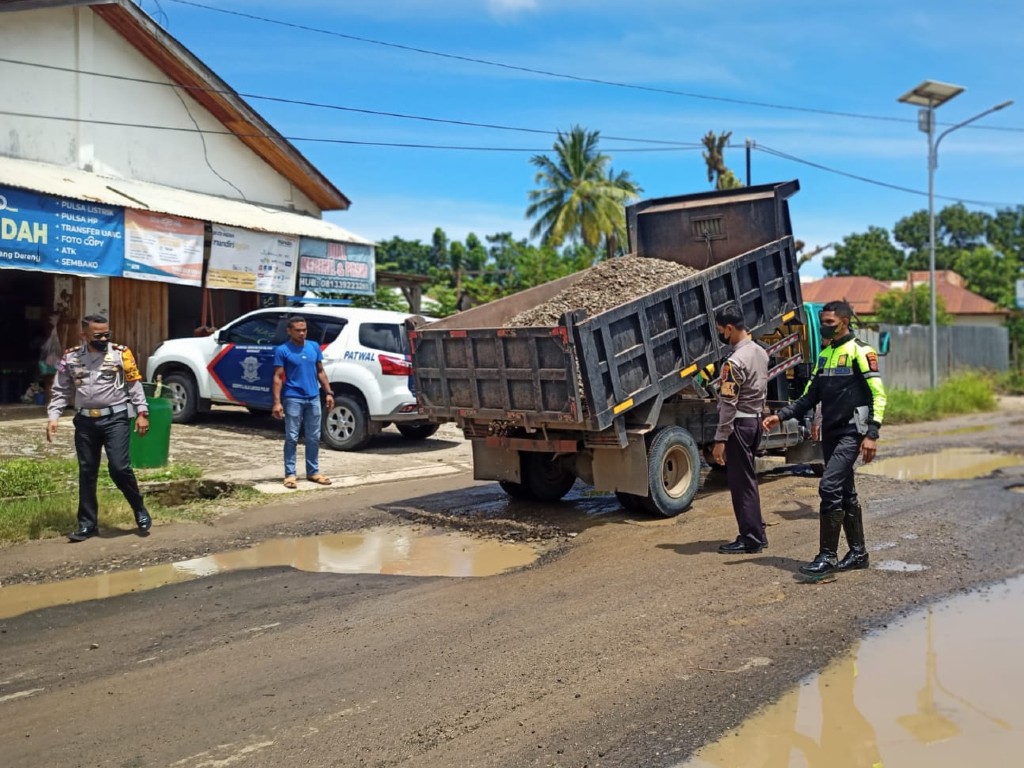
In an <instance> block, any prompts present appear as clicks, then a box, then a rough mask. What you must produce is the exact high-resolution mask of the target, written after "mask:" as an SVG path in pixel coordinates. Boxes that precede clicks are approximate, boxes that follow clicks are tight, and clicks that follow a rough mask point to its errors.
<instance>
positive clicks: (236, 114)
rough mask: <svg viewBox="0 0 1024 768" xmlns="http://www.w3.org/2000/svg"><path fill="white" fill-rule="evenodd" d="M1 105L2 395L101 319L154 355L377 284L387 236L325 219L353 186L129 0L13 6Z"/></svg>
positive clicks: (4, 46) (17, 2)
mask: <svg viewBox="0 0 1024 768" xmlns="http://www.w3.org/2000/svg"><path fill="white" fill-rule="evenodd" d="M0 115H2V125H3V129H2V130H0V323H2V327H4V329H5V331H6V339H5V344H4V346H3V348H0V377H2V379H0V381H2V386H0V402H11V401H12V400H14V399H17V397H19V396H20V394H21V393H22V392H23V391H24V390H25V389H26V388H27V386H28V385H29V384H30V383H31V382H33V381H35V380H37V379H39V378H40V365H39V364H40V362H41V357H42V355H41V350H43V349H44V348H45V347H46V346H47V341H48V340H51V341H52V339H51V337H52V336H53V334H54V333H56V337H57V338H58V339H59V341H60V345H61V346H63V347H67V346H71V345H73V344H75V343H76V342H77V339H78V330H79V325H78V324H79V321H80V319H81V317H82V316H83V315H86V314H90V313H99V314H104V315H106V316H107V317H109V319H110V323H111V327H112V329H113V330H114V335H115V340H116V341H119V342H121V343H125V344H128V345H129V346H131V347H132V348H133V349H134V350H135V351H136V354H137V356H138V357H139V359H141V360H145V359H146V357H147V356H148V355H149V354H150V352H151V351H152V350H153V349H154V348H155V347H156V346H157V344H159V343H160V342H161V341H163V340H164V339H166V338H172V337H176V336H187V335H191V334H193V333H196V332H200V333H201V332H202V328H203V327H212V326H216V325H220V324H222V323H224V322H225V321H226V320H229V319H231V318H233V317H236V316H237V315H239V314H241V313H242V312H245V311H248V310H250V309H254V308H256V307H258V306H267V305H277V304H281V303H283V302H284V301H285V300H286V299H287V297H290V296H294V295H301V293H303V292H305V291H309V290H313V291H344V292H346V293H356V294H371V293H373V291H374V289H375V284H376V275H375V265H374V248H373V243H372V242H371V241H369V240H367V239H365V238H362V237H359V236H358V235H355V234H353V233H351V232H348V231H347V230H345V229H343V228H342V227H340V226H337V225H335V224H333V223H331V222H328V221H325V220H323V218H322V215H323V213H324V212H325V211H337V210H344V209H346V208H348V206H349V200H348V199H347V198H346V197H345V195H344V194H342V192H341V191H340V190H339V189H337V188H336V187H335V186H334V185H333V184H332V183H331V181H329V180H328V179H327V178H326V177H325V176H324V175H323V174H322V173H321V172H320V171H318V170H317V169H316V168H315V167H314V166H313V165H312V164H311V163H310V162H309V161H308V160H307V159H306V158H305V157H303V155H302V154H301V153H300V152H299V151H298V150H297V149H296V148H295V147H294V146H293V145H292V144H291V143H290V142H289V141H288V140H287V139H285V138H284V137H283V136H281V135H280V134H279V133H278V132H277V131H276V130H275V129H274V128H273V127H272V126H271V125H270V124H269V123H268V122H267V121H266V120H264V119H263V118H262V117H261V116H260V115H259V114H258V113H257V112H256V111H255V110H254V109H253V108H252V107H251V106H249V105H248V104H247V103H246V101H245V100H244V99H243V98H242V97H240V96H239V95H238V94H237V93H236V92H235V91H234V90H233V89H232V88H231V87H230V86H229V85H228V84H227V83H225V82H224V81H223V80H221V79H220V78H219V77H217V75H216V74H215V73H214V72H213V71H212V70H210V68H209V67H207V66H206V65H205V64H203V62H202V61H200V60H199V59H198V58H197V57H196V56H195V55H193V54H192V53H191V52H190V51H188V50H187V49H186V48H185V47H184V46H183V45H182V44H181V43H179V42H178V41H177V40H175V39H174V38H173V37H172V36H171V35H169V34H168V33H167V32H166V31H165V30H164V29H163V28H161V27H160V26H159V25H158V24H157V23H156V22H155V21H154V20H153V19H152V18H150V17H149V16H148V15H147V14H146V13H145V12H144V11H142V10H141V9H140V8H139V7H138V6H137V5H135V4H134V3H133V2H130V0H106V1H103V0H100V1H98V2H81V1H80V0H78V1H76V0H67V1H64V2H62V1H61V0H6V1H0ZM197 329H198V330H197ZM43 362H45V361H43Z"/></svg>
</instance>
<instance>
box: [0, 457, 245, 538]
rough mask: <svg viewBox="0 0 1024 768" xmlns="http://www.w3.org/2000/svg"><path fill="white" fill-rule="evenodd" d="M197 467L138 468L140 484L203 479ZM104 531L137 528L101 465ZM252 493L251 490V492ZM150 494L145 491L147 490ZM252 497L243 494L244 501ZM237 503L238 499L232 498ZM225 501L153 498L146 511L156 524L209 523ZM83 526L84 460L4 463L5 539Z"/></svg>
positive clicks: (0, 505) (1, 508)
mask: <svg viewBox="0 0 1024 768" xmlns="http://www.w3.org/2000/svg"><path fill="white" fill-rule="evenodd" d="M202 474H203V471H202V469H200V468H199V467H198V466H196V465H194V464H188V463H182V464H173V465H169V466H167V467H158V468H154V469H137V470H135V475H136V477H138V479H139V481H140V482H142V483H145V482H146V481H168V480H186V479H195V478H199V477H201V476H202ZM96 488H97V498H98V500H99V507H100V527H103V528H128V529H131V530H134V528H135V516H134V515H133V514H132V510H131V507H129V506H128V502H126V501H125V500H124V496H122V495H121V492H120V491H119V490H117V487H116V486H115V485H114V482H113V480H111V479H110V475H109V474H108V473H107V469H106V462H103V463H101V464H100V476H99V480H98V482H97V484H96ZM245 490H250V489H245ZM143 493H144V494H145V489H143ZM246 496H247V494H245V493H242V494H240V497H241V499H242V500H247V499H246ZM232 500H234V495H233V496H232ZM219 501H223V499H211V500H199V501H194V502H190V503H189V504H185V505H182V506H173V507H170V506H164V505H162V504H160V503H159V502H157V501H156V500H155V499H147V500H146V507H147V508H148V509H149V511H150V514H152V515H153V517H154V519H155V520H156V521H158V522H159V521H160V520H191V521H203V520H208V519H210V518H211V517H212V516H214V515H215V514H216V513H217V511H218V505H217V502H219ZM77 523H78V462H77V461H76V460H74V459H53V458H51V459H27V458H14V459H7V460H4V461H3V462H0V541H24V540H25V539H40V538H47V537H50V536H63V535H65V534H67V533H68V532H69V531H72V530H74V528H75V526H76V525H77Z"/></svg>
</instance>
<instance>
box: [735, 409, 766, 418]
mask: <svg viewBox="0 0 1024 768" xmlns="http://www.w3.org/2000/svg"><path fill="white" fill-rule="evenodd" d="M736 418H737V419H760V418H761V414H760V413H744V412H743V411H736Z"/></svg>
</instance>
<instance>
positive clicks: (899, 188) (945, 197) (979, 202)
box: [754, 142, 1018, 208]
mask: <svg viewBox="0 0 1024 768" xmlns="http://www.w3.org/2000/svg"><path fill="white" fill-rule="evenodd" d="M754 149H759V150H761V151H762V152H764V153H765V154H768V155H774V156H775V157H778V158H781V159H783V160H789V161H790V162H794V163H800V164H801V165H807V166H810V167H811V168H817V169H818V170H819V171H825V172H826V173H834V174H836V175H837V176H845V177H846V178H848V179H855V180H857V181H862V182H864V183H865V184H874V185H875V186H877V187H885V188H887V189H894V190H896V191H897V192H907V193H909V194H911V195H921V196H924V197H927V196H928V193H927V192H926V191H923V190H920V189H912V188H911V187H902V186H900V185H898V184H890V183H889V182H887V181H879V180H878V179H871V178H868V177H867V176H860V175H858V174H856V173H850V172H848V171H841V170H839V169H838V168H830V167H829V166H827V165H822V164H821V163H815V162H814V161H812V160H805V159H803V158H801V157H797V156H796V155H790V154H788V153H786V152H782V151H780V150H777V149H772V148H771V147H766V146H765V145H764V144H762V143H761V142H758V143H757V144H756V145H754ZM935 197H937V198H941V199H943V200H953V201H955V202H959V203H970V204H971V205H980V206H983V207H985V208H1012V207H1014V206H1015V205H1018V203H994V202H992V201H990V200H968V199H967V198H964V197H954V196H951V195H935Z"/></svg>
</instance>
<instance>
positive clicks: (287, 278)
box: [206, 224, 299, 296]
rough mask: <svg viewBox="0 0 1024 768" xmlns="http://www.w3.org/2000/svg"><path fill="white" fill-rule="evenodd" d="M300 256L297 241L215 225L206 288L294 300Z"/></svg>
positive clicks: (293, 238)
mask: <svg viewBox="0 0 1024 768" xmlns="http://www.w3.org/2000/svg"><path fill="white" fill-rule="evenodd" d="M298 254H299V240H298V238H295V237H289V236H288V235H279V234H273V233H267V232H253V231H251V230H248V229H239V228H238V227H228V226H224V225H222V224H214V225H213V239H212V240H211V242H210V265H209V267H208V269H207V271H206V286H207V287H208V288H233V289H235V290H239V291H258V292H260V293H276V294H281V295H285V296H291V295H292V293H293V292H294V290H295V266H296V261H297V260H298V258H297V257H298Z"/></svg>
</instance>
